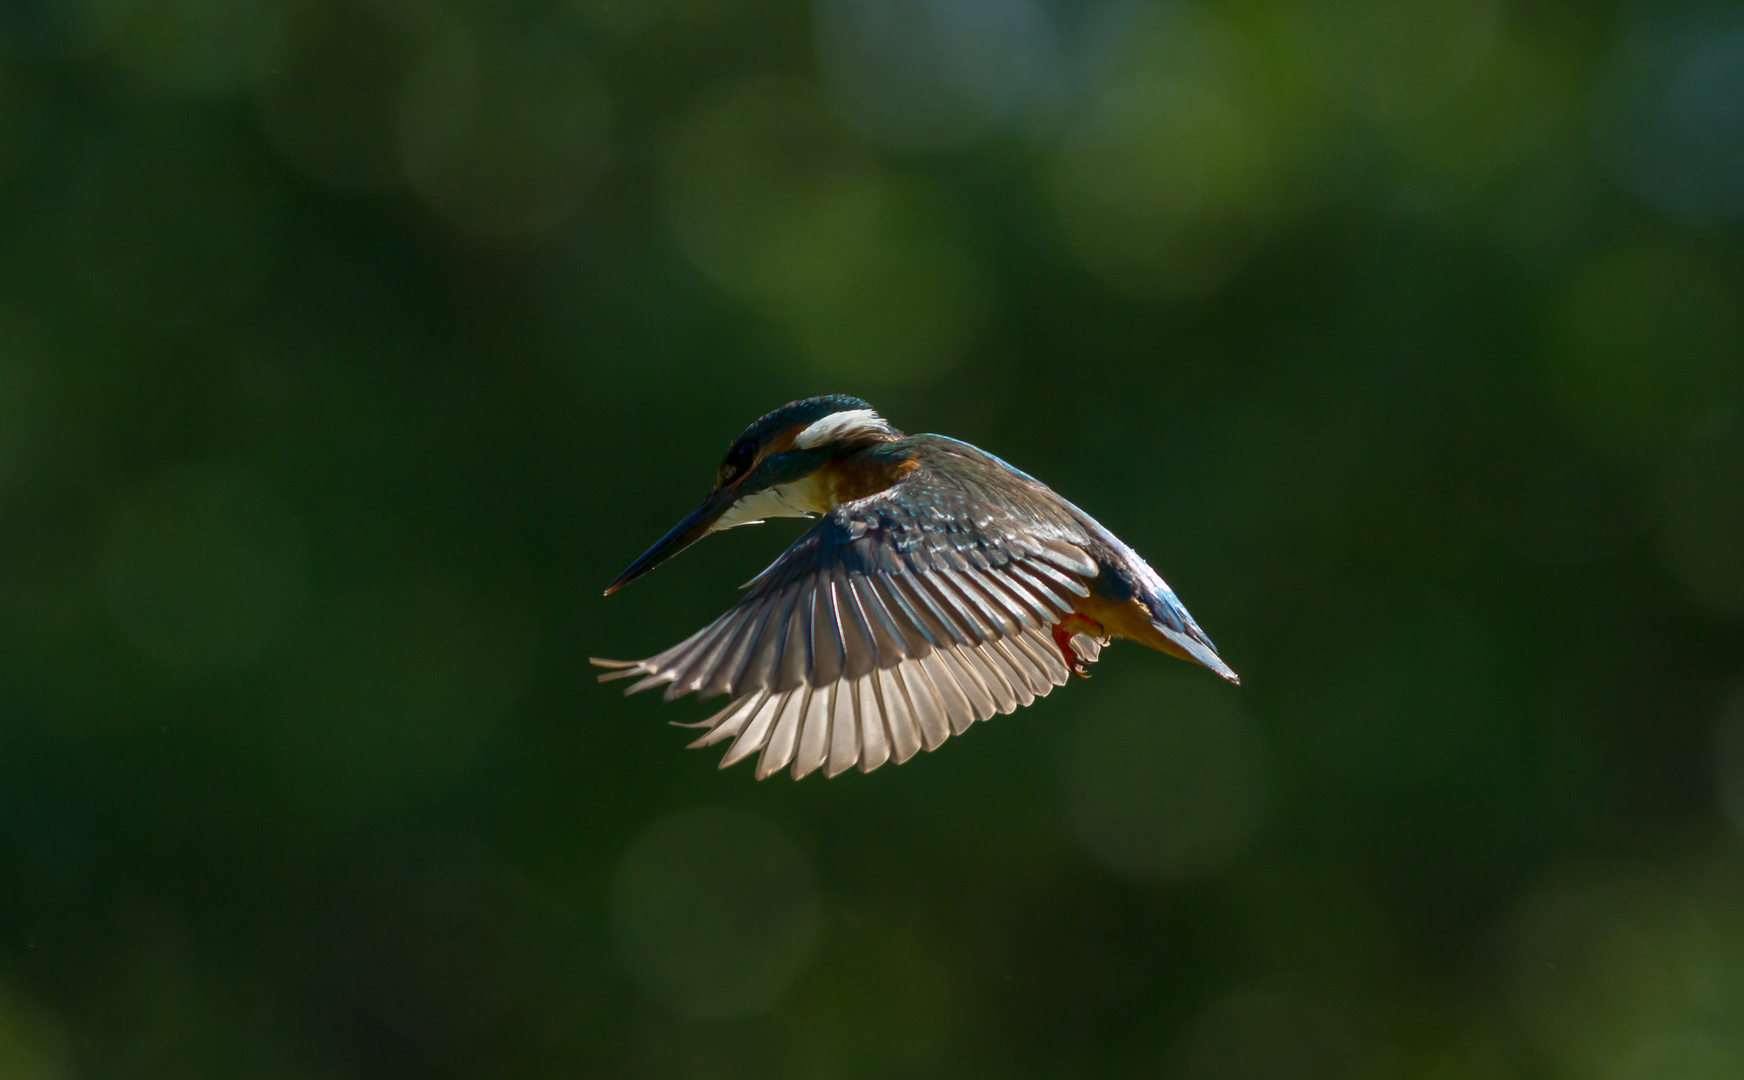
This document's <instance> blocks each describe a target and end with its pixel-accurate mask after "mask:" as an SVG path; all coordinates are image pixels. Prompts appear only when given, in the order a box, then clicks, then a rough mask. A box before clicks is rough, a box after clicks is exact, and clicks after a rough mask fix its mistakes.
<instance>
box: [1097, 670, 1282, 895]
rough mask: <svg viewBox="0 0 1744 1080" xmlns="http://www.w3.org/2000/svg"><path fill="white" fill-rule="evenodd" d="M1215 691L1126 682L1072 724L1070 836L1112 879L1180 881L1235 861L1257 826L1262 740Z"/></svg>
mask: <svg viewBox="0 0 1744 1080" xmlns="http://www.w3.org/2000/svg"><path fill="white" fill-rule="evenodd" d="M1227 689H1228V688H1227V687H1225V686H1223V685H1222V684H1220V683H1219V684H1214V685H1213V684H1210V683H1209V682H1204V683H1202V682H1201V680H1197V679H1190V678H1188V677H1187V676H1184V675H1167V676H1164V675H1153V676H1151V677H1148V678H1131V681H1130V682H1129V683H1128V684H1127V685H1125V686H1123V687H1122V688H1121V691H1120V693H1119V694H1118V696H1117V697H1116V698H1115V700H1114V701H1112V702H1108V703H1105V704H1102V705H1101V706H1100V707H1098V708H1097V709H1096V710H1095V711H1094V712H1093V713H1090V714H1088V715H1085V716H1083V717H1081V718H1080V719H1079V720H1078V721H1077V722H1076V724H1075V726H1074V729H1073V731H1072V734H1071V742H1070V743H1069V744H1068V747H1067V751H1066V755H1065V763H1064V766H1065V776H1064V779H1065V796H1066V808H1067V816H1068V819H1069V821H1070V822H1071V826H1072V832H1073V835H1074V836H1075V837H1076V838H1077V840H1078V842H1079V843H1080V844H1081V845H1082V846H1083V847H1084V849H1085V850H1086V851H1088V852H1089V853H1090V854H1091V855H1092V856H1093V857H1095V859H1096V860H1097V861H1098V862H1100V863H1102V864H1103V865H1104V866H1106V867H1108V868H1109V869H1110V870H1113V871H1114V872H1115V873H1118V874H1121V875H1123V876H1126V877H1132V878H1140V879H1162V880H1180V879H1186V878H1192V877H1196V876H1199V875H1202V874H1206V873H1209V872H1211V871H1214V870H1216V869H1219V868H1221V867H1222V866H1224V865H1226V864H1227V863H1228V862H1229V861H1230V860H1231V859H1233V858H1235V857H1236V856H1237V855H1238V854H1240V852H1241V851H1242V849H1243V848H1244V847H1245V846H1246V844H1247V843H1248V841H1249V840H1250V839H1252V837H1253V835H1254V833H1255V832H1256V830H1257V829H1258V828H1259V825H1260V823H1261V821H1262V820H1263V819H1264V816H1265V810H1266V801H1267V794H1268V791H1267V789H1268V782H1269V777H1268V765H1267V752H1266V745H1265V741H1264V738H1263V736H1262V735H1261V734H1260V732H1259V730H1258V729H1257V728H1256V727H1255V726H1254V725H1253V724H1252V722H1251V721H1249V720H1248V719H1247V717H1245V716H1244V715H1243V714H1242V713H1241V711H1240V710H1239V709H1237V708H1236V706H1235V704H1234V703H1233V702H1232V701H1231V700H1230V699H1229V695H1228V693H1227Z"/></svg>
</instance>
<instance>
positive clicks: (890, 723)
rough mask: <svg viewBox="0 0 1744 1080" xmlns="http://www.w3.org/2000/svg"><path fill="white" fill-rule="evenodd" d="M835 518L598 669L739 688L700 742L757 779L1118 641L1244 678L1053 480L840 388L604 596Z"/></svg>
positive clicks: (745, 461)
mask: <svg viewBox="0 0 1744 1080" xmlns="http://www.w3.org/2000/svg"><path fill="white" fill-rule="evenodd" d="M774 517H804V518H817V519H818V520H817V523H816V524H815V525H813V526H812V527H811V528H810V529H809V530H807V531H806V532H805V534H804V535H802V536H801V537H800V538H799V539H798V540H796V541H795V542H794V543H793V545H792V546H791V547H789V548H788V549H787V550H786V551H784V552H782V554H781V555H780V557H779V558H777V559H776V560H775V561H774V562H773V563H771V564H770V565H769V567H768V568H767V569H765V570H764V571H763V572H762V573H760V574H758V575H757V576H756V577H754V578H752V579H751V580H750V581H749V582H747V583H746V585H745V586H744V588H745V589H746V590H747V592H746V594H745V596H744V598H743V599H741V600H740V601H739V602H738V603H737V604H735V605H733V607H732V608H730V609H729V610H728V611H727V612H726V613H725V614H723V615H722V616H720V618H718V619H716V620H715V621H714V622H712V623H710V624H709V625H707V626H705V627H703V628H702V629H701V630H699V631H697V632H696V633H695V634H692V635H691V636H690V637H688V638H686V639H684V640H683V641H681V642H679V643H678V644H677V645H674V646H672V647H671V648H670V649H667V650H666V651H665V652H661V653H657V654H655V655H654V656H650V657H648V658H647V659H645V660H604V659H600V658H597V657H595V658H592V660H591V662H592V663H593V664H595V665H597V666H599V667H603V668H609V669H612V670H610V671H608V672H607V673H605V674H603V675H601V676H600V681H601V682H605V681H608V680H611V679H623V678H634V677H637V676H639V677H640V678H639V679H638V681H636V682H635V683H633V684H631V685H630V686H629V688H628V689H626V690H625V693H626V694H634V693H636V692H638V691H641V690H648V689H652V688H654V687H658V686H664V687H665V688H666V690H665V699H666V700H667V701H671V700H673V699H675V698H678V697H682V696H684V695H685V694H691V693H694V694H697V695H699V696H700V697H702V698H708V697H714V696H718V695H722V694H725V695H727V696H728V698H729V704H728V705H727V707H726V708H724V709H721V710H720V711H719V712H717V713H715V714H714V715H713V716H710V717H709V718H708V719H706V720H702V721H699V722H696V723H683V724H680V726H683V727H691V728H701V729H702V734H701V736H700V737H698V738H697V739H696V741H694V742H693V743H691V746H693V747H697V746H713V745H716V744H718V743H722V742H726V741H728V740H731V741H732V742H731V746H730V747H729V748H728V749H727V752H726V754H725V755H724V756H723V757H722V759H721V767H722V768H725V767H727V766H729V765H732V764H735V763H736V762H739V761H743V760H744V759H746V758H748V757H750V756H751V755H753V754H755V755H757V767H756V773H757V778H758V779H759V780H761V779H763V778H764V777H767V776H770V775H772V774H774V773H776V772H778V771H780V770H781V769H783V768H788V767H791V769H792V773H793V777H794V779H799V778H800V777H803V776H805V775H807V774H808V773H811V772H813V771H815V770H818V769H822V770H823V772H824V775H826V776H836V775H839V774H840V773H842V772H844V771H846V770H847V769H849V768H851V767H856V766H857V767H858V768H859V769H860V770H861V771H862V772H871V771H872V770H873V769H876V768H878V767H879V766H880V765H882V764H884V763H885V762H887V761H894V762H896V763H898V764H901V763H902V762H904V761H907V760H908V759H909V758H911V757H913V756H914V755H915V753H916V752H918V751H920V750H921V749H926V750H936V749H937V748H938V747H939V746H940V745H941V744H943V743H944V742H945V740H946V739H948V738H949V737H950V736H952V735H961V734H963V732H965V731H966V730H968V728H969V726H970V725H971V724H973V723H975V722H976V721H977V720H986V719H987V718H989V717H991V716H993V715H994V714H995V713H1000V714H1004V713H1009V712H1012V711H1013V710H1015V709H1017V708H1018V707H1019V706H1023V705H1028V704H1030V703H1031V702H1033V701H1035V699H1036V698H1039V697H1044V696H1046V695H1047V694H1048V693H1049V692H1050V691H1051V690H1053V688H1054V687H1056V686H1064V685H1065V684H1066V682H1067V681H1068V680H1069V679H1070V678H1071V676H1072V675H1079V676H1087V675H1088V671H1087V668H1088V666H1089V665H1090V664H1092V663H1094V662H1095V661H1096V660H1097V659H1098V657H1099V656H1100V654H1101V650H1102V648H1103V647H1104V646H1106V645H1107V644H1108V643H1109V641H1110V640H1111V639H1113V638H1126V639H1129V640H1132V641H1137V642H1139V643H1140V644H1143V645H1148V646H1150V647H1151V648H1153V649H1156V650H1158V651H1159V652H1164V653H1168V654H1169V655H1170V656H1175V657H1179V658H1181V659H1183V660H1189V661H1192V662H1194V663H1197V664H1200V665H1203V666H1204V667H1207V668H1210V669H1211V670H1212V671H1214V672H1216V673H1217V674H1218V675H1221V676H1222V677H1223V678H1225V679H1227V680H1229V681H1230V682H1232V683H1239V682H1240V681H1241V680H1240V679H1239V678H1238V677H1237V675H1236V673H1235V672H1234V671H1232V670H1230V667H1229V665H1228V664H1226V663H1224V662H1223V659H1222V658H1221V657H1220V656H1218V655H1217V648H1216V646H1214V645H1213V644H1212V643H1211V639H1210V638H1209V637H1207V636H1206V635H1205V632H1204V631H1203V630H1201V629H1199V624H1198V623H1196V622H1194V621H1193V616H1191V615H1189V614H1188V613H1187V609H1186V607H1185V606H1183V605H1182V603H1181V601H1180V600H1178V599H1177V598H1176V597H1175V593H1174V591H1173V590H1171V589H1170V588H1169V586H1168V585H1167V583H1165V582H1164V581H1163V579H1162V578H1161V577H1160V576H1158V574H1157V572H1156V571H1155V570H1152V569H1151V568H1150V565H1149V564H1148V563H1146V562H1145V561H1144V559H1142V558H1140V557H1139V554H1138V552H1136V551H1134V550H1133V549H1132V548H1130V547H1128V546H1127V545H1126V544H1124V543H1122V542H1121V541H1120V539H1119V538H1118V537H1116V536H1115V535H1114V534H1113V533H1111V532H1109V531H1108V530H1107V529H1106V528H1104V527H1103V526H1102V524H1101V523H1100V522H1098V521H1097V520H1096V519H1095V518H1093V517H1091V516H1090V515H1089V514H1086V513H1085V512H1084V511H1082V510H1080V509H1078V508H1077V507H1076V506H1074V505H1072V504H1071V503H1069V502H1067V501H1066V500H1065V499H1063V498H1061V497H1060V496H1059V495H1057V494H1055V493H1054V491H1053V490H1052V489H1051V488H1049V487H1048V486H1047V485H1046V484H1043V483H1042V482H1041V481H1039V480H1037V479H1036V478H1035V477H1033V476H1030V475H1029V474H1028V473H1026V472H1023V471H1022V470H1020V469H1016V468H1013V467H1012V466H1010V465H1007V464H1006V463H1005V462H1004V461H1001V460H1000V459H999V458H997V457H994V456H993V455H992V454H989V453H987V452H986V451H985V450H980V449H977V448H976V447H973V446H970V445H969V444H968V443H965V442H959V441H958V440H956V439H952V438H947V437H946V436H943V435H905V434H903V433H902V432H900V431H898V430H896V429H895V428H894V427H892V426H891V425H890V423H889V422H888V421H886V420H885V419H884V418H883V417H881V416H879V415H878V413H877V412H876V411H875V410H874V409H873V408H872V407H871V406H870V405H868V404H866V402H864V401H861V400H860V399H859V398H855V397H848V396H846V395H841V394H831V395H827V396H824V397H814V398H806V399H805V400H803V401H795V402H793V403H791V404H788V405H783V406H782V407H781V408H779V409H776V410H775V411H774V412H771V413H769V414H768V415H767V416H764V417H763V418H761V419H759V420H758V421H757V422H756V423H754V424H752V425H751V426H750V427H748V428H746V429H745V430H744V433H743V434H741V435H740V436H739V437H738V438H737V439H735V440H734V441H733V444H732V447H731V448H730V449H729V450H728V451H727V455H726V457H725V459H723V460H722V462H721V465H720V468H719V470H717V472H716V474H715V484H714V490H712V491H711V492H710V493H709V495H708V497H707V498H705V499H703V501H702V502H701V504H700V505H698V506H697V507H696V509H694V510H692V511H691V512H690V514H689V515H687V516H686V517H685V518H684V520H682V521H680V522H679V523H678V524H677V525H675V526H673V527H672V529H671V531H669V532H668V533H667V534H666V535H665V536H663V537H661V538H660V539H659V540H658V541H656V542H655V544H654V546H653V547H651V548H649V549H648V550H647V551H646V552H644V553H643V554H642V555H641V557H639V558H638V559H636V561H635V562H633V563H631V564H630V566H629V568H628V569H626V570H625V571H624V572H623V573H622V574H619V575H618V578H617V580H616V581H613V582H612V583H611V584H610V585H609V586H607V587H606V595H607V596H610V595H611V594H612V593H614V592H617V591H618V590H619V589H621V588H623V587H624V586H625V585H628V584H629V583H630V582H632V581H634V580H636V579H637V578H639V577H641V576H642V575H643V574H646V573H647V572H648V571H650V570H652V569H654V567H656V566H658V565H660V564H661V563H662V562H665V561H666V560H667V559H670V558H671V557H672V556H674V555H676V554H678V553H679V552H681V551H683V550H684V549H685V548H688V547H690V546H691V545H692V544H694V543H696V542H697V541H698V540H701V539H702V538H703V537H705V536H707V535H708V534H710V533H713V532H720V531H721V530H723V529H730V528H733V527H734V526H737V525H755V524H760V523H761V522H762V521H763V520H765V519H767V518H774Z"/></svg>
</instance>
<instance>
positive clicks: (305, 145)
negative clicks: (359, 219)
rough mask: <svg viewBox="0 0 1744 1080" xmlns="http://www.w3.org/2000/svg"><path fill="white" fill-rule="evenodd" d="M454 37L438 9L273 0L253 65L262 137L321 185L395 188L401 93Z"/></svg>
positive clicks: (364, 0)
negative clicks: (267, 33) (257, 63)
mask: <svg viewBox="0 0 1744 1080" xmlns="http://www.w3.org/2000/svg"><path fill="white" fill-rule="evenodd" d="M453 32H454V31H453V26H452V19H451V17H449V16H447V15H446V13H445V12H444V11H443V10H442V9H441V8H440V7H428V8H425V7H418V6H415V5H405V4H393V3H389V2H387V0H380V2H376V0H358V2H355V3H351V2H343V0H281V3H280V4H279V5H278V14H277V18H276V19H275V20H274V24H273V30H272V35H271V37H270V39H269V44H268V46H267V49H266V52H265V56H264V59H263V60H262V62H261V70H262V79H261V86H260V110H261V121H262V126H263V127H264V128H265V131H266V135H267V138H268V139H269V140H270V141H271V142H272V145H273V147H274V148H275V149H276V150H278V152H279V153H280V154H282V155H283V156H284V157H285V159H286V160H287V161H289V162H291V164H293V165H295V166H296V167H297V168H299V169H301V170H302V171H303V172H305V173H307V174H308V175H310V176H312V177H314V178H315V179H317V180H320V181H322V182H324V183H328V184H333V185H335V186H338V187H344V188H363V189H371V188H387V187H394V186H397V185H398V184H399V183H400V182H401V181H402V179H403V174H402V170H401V165H400V151H399V127H400V101H401V93H402V90H403V88H404V87H405V84H406V81H407V79H408V78H409V77H410V76H411V75H412V73H413V72H414V71H416V70H417V69H418V68H419V66H420V65H421V64H423V63H424V62H425V60H426V56H427V53H428V52H429V51H430V50H432V49H439V48H441V47H442V46H443V45H444V44H445V43H447V42H448V41H450V40H451V35H452V33H453Z"/></svg>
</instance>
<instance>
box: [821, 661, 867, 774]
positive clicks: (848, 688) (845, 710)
mask: <svg viewBox="0 0 1744 1080" xmlns="http://www.w3.org/2000/svg"><path fill="white" fill-rule="evenodd" d="M859 682H860V680H858V679H843V680H842V681H840V682H838V683H836V684H835V685H834V686H832V687H831V688H830V756H829V760H828V761H826V762H825V763H824V775H825V776H840V775H842V774H843V773H845V772H847V771H848V770H849V769H850V768H853V766H854V763H855V762H856V761H858V760H859V759H860V725H859V723H858V721H857V719H856V717H855V715H854V701H855V698H856V696H857V695H858V693H859V689H858V687H859Z"/></svg>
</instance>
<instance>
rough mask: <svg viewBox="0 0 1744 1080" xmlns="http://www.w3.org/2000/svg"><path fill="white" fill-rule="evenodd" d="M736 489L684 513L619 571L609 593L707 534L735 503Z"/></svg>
mask: <svg viewBox="0 0 1744 1080" xmlns="http://www.w3.org/2000/svg"><path fill="white" fill-rule="evenodd" d="M733 492H734V489H733V488H732V487H723V488H721V489H719V490H718V491H715V492H714V493H713V494H711V495H709V497H708V498H706V499H704V500H703V501H702V503H701V505H699V506H698V507H697V508H696V509H695V510H692V511H691V512H690V513H688V514H686V515H685V516H684V520H683V521H680V522H679V523H678V524H676V525H674V526H673V527H672V529H671V531H669V532H668V533H667V534H666V535H665V536H662V537H661V538H660V539H658V540H656V541H655V542H654V546H653V547H651V548H649V549H648V550H647V551H644V552H643V553H642V554H641V555H640V556H639V557H638V558H637V559H636V561H635V562H633V563H631V564H630V566H629V569H627V570H625V571H624V572H623V573H621V574H619V575H618V578H617V580H616V581H614V582H612V583H611V584H610V585H607V586H606V595H607V596H610V595H612V594H613V593H615V592H617V591H618V590H619V589H621V588H623V587H624V586H625V585H628V584H629V583H630V582H632V581H635V580H636V579H637V578H639V577H641V576H642V575H643V574H646V573H647V572H648V571H650V570H652V569H654V568H655V567H656V566H659V565H660V564H661V563H663V562H665V561H666V560H667V559H670V558H672V557H673V556H674V555H676V554H678V553H679V552H681V551H683V550H684V549H685V548H687V547H689V546H690V545H692V544H694V543H696V542H697V541H698V540H701V539H702V538H703V537H705V536H707V535H708V534H709V527H710V526H711V525H713V524H714V523H715V521H716V520H717V519H719V518H720V516H721V515H722V514H724V513H726V511H727V507H729V506H731V505H732V504H733Z"/></svg>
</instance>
